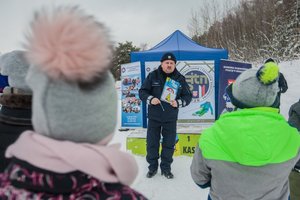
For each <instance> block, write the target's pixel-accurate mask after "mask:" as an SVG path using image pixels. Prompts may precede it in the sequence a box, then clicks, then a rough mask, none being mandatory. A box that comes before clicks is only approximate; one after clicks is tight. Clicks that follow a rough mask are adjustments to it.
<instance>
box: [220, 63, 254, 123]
mask: <svg viewBox="0 0 300 200" xmlns="http://www.w3.org/2000/svg"><path fill="white" fill-rule="evenodd" d="M249 68H251V64H250V63H242V62H235V61H230V60H221V61H220V67H219V70H220V71H219V73H220V79H219V94H218V102H219V103H218V114H217V118H219V116H220V115H221V114H222V113H225V112H231V111H233V109H234V106H233V105H232V103H231V101H230V98H229V96H228V95H227V94H226V91H225V90H226V87H227V86H228V85H230V84H231V83H233V82H234V81H235V79H236V78H237V77H238V76H239V75H240V74H241V73H242V72H243V71H245V70H247V69H249Z"/></svg>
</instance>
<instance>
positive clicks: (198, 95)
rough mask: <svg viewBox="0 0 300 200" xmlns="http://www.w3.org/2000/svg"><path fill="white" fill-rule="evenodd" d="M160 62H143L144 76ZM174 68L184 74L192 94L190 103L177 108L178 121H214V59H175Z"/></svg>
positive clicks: (193, 122) (188, 122) (191, 122)
mask: <svg viewBox="0 0 300 200" xmlns="http://www.w3.org/2000/svg"><path fill="white" fill-rule="evenodd" d="M160 64H161V63H160V62H157V61H156V62H145V74H146V76H147V75H148V74H149V73H150V72H151V71H153V70H155V69H157V68H158V66H159V65H160ZM176 69H177V70H178V71H179V72H180V73H181V74H182V75H183V76H185V79H186V82H187V83H188V85H189V89H190V91H191V93H192V95H193V98H192V101H191V103H190V104H189V105H188V106H186V107H183V108H180V109H179V114H178V123H180V124H195V123H211V122H214V121H215V88H214V87H215V84H214V83H215V81H214V60H198V61H197V60H196V61H177V63H176Z"/></svg>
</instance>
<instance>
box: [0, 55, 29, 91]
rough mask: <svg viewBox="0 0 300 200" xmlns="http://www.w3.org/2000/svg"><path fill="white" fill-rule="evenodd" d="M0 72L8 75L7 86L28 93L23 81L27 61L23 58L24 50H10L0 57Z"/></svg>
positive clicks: (26, 69) (27, 65)
mask: <svg viewBox="0 0 300 200" xmlns="http://www.w3.org/2000/svg"><path fill="white" fill-rule="evenodd" d="M0 68H1V74H2V75H5V76H8V83H9V86H10V87H12V88H18V89H21V90H23V91H25V92H28V93H30V88H29V87H28V85H27V84H26V82H25V77H26V74H27V71H28V68H29V63H28V61H27V60H26V58H25V51H20V50H16V51H12V52H9V53H6V54H3V55H2V56H1V57H0Z"/></svg>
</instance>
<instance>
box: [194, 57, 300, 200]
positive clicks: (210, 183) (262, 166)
mask: <svg viewBox="0 0 300 200" xmlns="http://www.w3.org/2000/svg"><path fill="white" fill-rule="evenodd" d="M278 78H279V68H278V66H277V64H276V63H274V62H268V63H265V64H264V65H263V66H262V67H261V68H260V69H259V70H256V69H249V70H246V71H245V72H243V73H242V74H241V75H239V77H238V78H237V79H236V81H235V82H234V83H232V84H231V85H229V86H228V88H227V89H226V91H227V93H228V95H229V97H230V99H231V101H232V103H233V105H235V106H236V107H237V108H238V110H236V111H233V112H230V113H225V114H222V115H221V116H220V118H219V119H218V120H217V121H216V122H215V124H214V125H212V127H210V128H208V129H206V130H204V131H203V133H202V134H201V137H200V139H199V144H198V145H197V147H196V152H195V154H194V157H193V160H192V164H191V168H190V169H191V175H192V178H193V180H194V182H195V183H196V184H197V185H199V186H200V187H201V188H205V187H210V191H209V199H212V200H217V199H226V200H227V199H230V200H241V199H243V200H248V199H249V200H250V199H251V200H252V199H260V200H271V199H276V200H288V198H289V194H290V191H289V181H288V176H289V173H290V172H291V170H292V168H293V167H294V165H295V163H296V162H297V161H298V159H299V157H300V154H299V147H300V135H299V133H298V131H297V130H296V129H295V128H293V127H291V126H290V125H289V124H288V123H287V122H286V120H285V118H284V117H283V116H282V115H281V114H279V109H278V108H277V106H276V105H275V101H276V97H277V93H278V91H279V87H278Z"/></svg>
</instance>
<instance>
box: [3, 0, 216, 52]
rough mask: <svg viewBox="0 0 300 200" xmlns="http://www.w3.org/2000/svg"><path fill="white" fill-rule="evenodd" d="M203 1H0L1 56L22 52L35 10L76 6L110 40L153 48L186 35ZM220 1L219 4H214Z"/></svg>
mask: <svg viewBox="0 0 300 200" xmlns="http://www.w3.org/2000/svg"><path fill="white" fill-rule="evenodd" d="M203 1H204V0H0V27H1V28H0V52H1V53H5V52H8V51H12V50H15V49H21V48H22V42H24V35H25V33H26V31H28V28H29V23H30V21H31V20H32V18H33V13H34V11H36V10H39V9H40V8H42V7H44V6H46V7H53V6H58V5H65V4H68V5H79V6H80V7H81V8H82V9H84V10H85V11H86V13H88V14H92V15H94V16H95V17H96V18H97V20H99V21H101V22H103V23H104V24H105V25H106V26H107V27H108V28H109V30H110V35H111V37H112V40H113V41H114V42H115V44H117V43H118V42H125V41H131V42H133V44H134V45H135V46H138V47H139V46H140V45H141V44H143V43H147V44H148V48H151V47H153V46H154V45H156V44H157V43H159V42H160V41H161V40H163V39H164V38H166V37H167V36H168V35H170V34H171V33H173V32H174V31H176V30H180V31H182V32H183V33H185V34H186V35H189V31H188V28H187V26H188V24H189V22H190V19H191V16H192V15H191V12H192V10H197V9H198V10H199V8H200V6H201V3H203ZM217 1H220V2H221V1H222V0H217Z"/></svg>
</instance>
